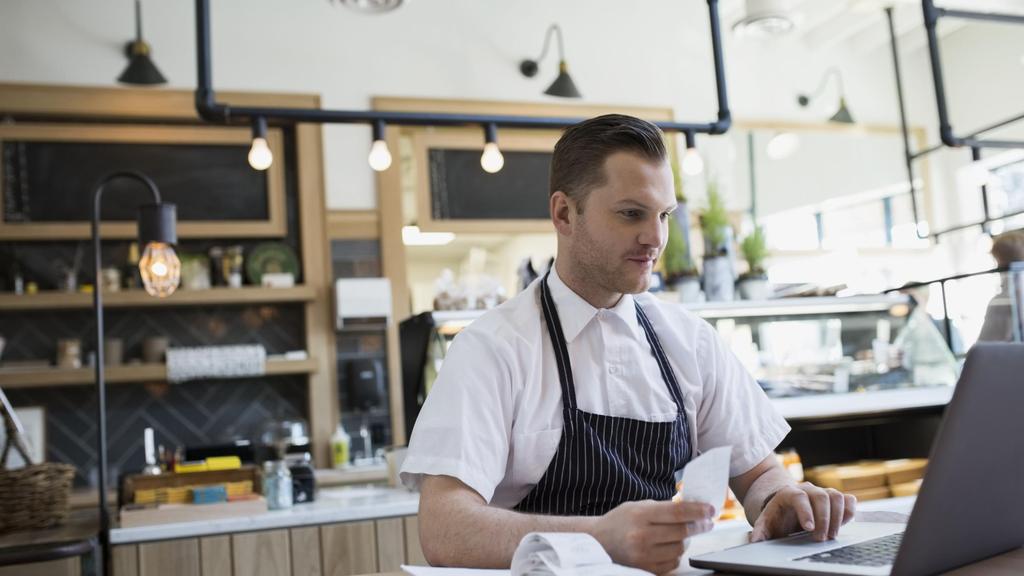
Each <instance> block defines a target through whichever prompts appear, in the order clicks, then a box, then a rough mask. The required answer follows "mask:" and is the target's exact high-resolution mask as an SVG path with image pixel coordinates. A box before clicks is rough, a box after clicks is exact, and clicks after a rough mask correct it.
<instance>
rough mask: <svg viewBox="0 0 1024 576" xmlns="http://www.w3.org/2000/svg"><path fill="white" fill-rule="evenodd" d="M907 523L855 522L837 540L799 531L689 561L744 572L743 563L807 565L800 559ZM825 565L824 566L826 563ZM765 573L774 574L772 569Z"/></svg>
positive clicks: (893, 530) (890, 531)
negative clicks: (817, 538) (783, 536)
mask: <svg viewBox="0 0 1024 576" xmlns="http://www.w3.org/2000/svg"><path fill="white" fill-rule="evenodd" d="M906 528H907V525H906V524H904V523H902V522H888V523H880V522H864V521H854V522H851V523H849V524H847V525H846V526H843V527H842V529H840V530H839V536H838V537H837V538H836V539H835V540H826V541H825V542H818V541H816V540H814V538H813V536H812V535H810V534H806V533H805V534H797V535H794V536H790V537H788V538H781V539H778V540H769V541H766V542H758V543H756V544H744V545H742V546H737V547H735V548H730V549H728V550H722V551H720V552H712V553H710V554H702V555H700V556H696V557H694V558H692V559H691V560H690V563H691V565H693V566H695V567H698V568H720V569H726V568H730V567H732V568H734V569H738V571H743V567H744V566H748V567H755V566H756V567H761V568H772V567H775V568H781V569H782V570H785V569H786V568H789V569H792V568H796V567H797V566H798V565H801V564H802V565H803V566H804V567H807V565H808V564H810V563H811V562H810V561H809V560H798V559H801V558H807V557H808V556H813V555H816V554H820V553H824V552H828V551H829V550H832V549H836V548H842V547H844V546H850V545H852V544H857V543H859V542H864V541H865V540H871V539H874V538H881V537H883V536H888V535H891V534H896V533H900V532H903V531H904V530H906ZM814 564H818V566H819V569H820V568H824V567H825V566H828V564H827V563H819V562H814ZM823 564H824V565H823ZM764 573H771V571H770V570H767V571H764Z"/></svg>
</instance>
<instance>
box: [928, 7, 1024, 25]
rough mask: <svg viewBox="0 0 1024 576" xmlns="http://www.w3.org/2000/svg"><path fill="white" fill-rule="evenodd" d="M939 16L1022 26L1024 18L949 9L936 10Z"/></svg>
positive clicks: (1013, 15) (1014, 15)
mask: <svg viewBox="0 0 1024 576" xmlns="http://www.w3.org/2000/svg"><path fill="white" fill-rule="evenodd" d="M936 11H938V13H939V16H949V17H951V18H962V19H964V20H987V21H989V22H1003V23H1006V24H1024V16H1021V15H1019V14H997V13H994V12H971V11H969V10H952V9H949V8H936Z"/></svg>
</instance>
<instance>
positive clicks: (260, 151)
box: [249, 116, 274, 170]
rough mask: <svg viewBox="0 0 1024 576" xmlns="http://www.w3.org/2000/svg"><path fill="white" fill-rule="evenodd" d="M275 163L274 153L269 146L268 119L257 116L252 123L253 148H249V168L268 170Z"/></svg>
mask: <svg viewBox="0 0 1024 576" xmlns="http://www.w3.org/2000/svg"><path fill="white" fill-rule="evenodd" d="M273 163H274V153H273V152H271V151H270V145H269V144H267V119H266V118H264V117H263V116H257V117H256V118H254V119H253V121H252V146H251V147H250V148H249V166H252V167H253V168H255V169H256V170H266V169H267V168H270V165H271V164H273Z"/></svg>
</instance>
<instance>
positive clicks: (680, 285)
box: [662, 218, 700, 302]
mask: <svg viewBox="0 0 1024 576" xmlns="http://www.w3.org/2000/svg"><path fill="white" fill-rule="evenodd" d="M662 264H663V266H664V269H665V285H666V286H668V287H669V288H670V289H672V290H674V291H676V292H678V293H679V301H680V302H697V301H698V300H700V274H699V273H698V272H697V267H696V266H694V265H693V259H692V258H691V257H690V251H689V249H688V246H687V242H686V238H685V237H684V236H683V231H682V228H681V227H680V226H679V223H678V222H677V221H676V220H675V218H670V219H669V221H668V242H667V243H666V244H665V252H664V253H663V254H662Z"/></svg>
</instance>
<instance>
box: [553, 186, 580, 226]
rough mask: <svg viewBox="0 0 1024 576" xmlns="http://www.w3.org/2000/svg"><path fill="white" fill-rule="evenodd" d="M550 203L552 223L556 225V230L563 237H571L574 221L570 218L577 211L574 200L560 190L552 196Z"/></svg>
mask: <svg viewBox="0 0 1024 576" xmlns="http://www.w3.org/2000/svg"><path fill="white" fill-rule="evenodd" d="M548 202H549V208H550V210H551V223H552V224H554V225H555V230H557V231H558V233H559V234H560V235H562V236H571V235H572V221H571V220H570V218H571V217H572V216H571V215H572V214H573V213H574V211H575V208H574V207H573V206H572V200H570V199H569V196H568V195H567V194H566V193H565V192H562V191H561V190H558V191H556V192H555V193H554V194H552V195H551V198H550V199H549V201H548Z"/></svg>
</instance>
